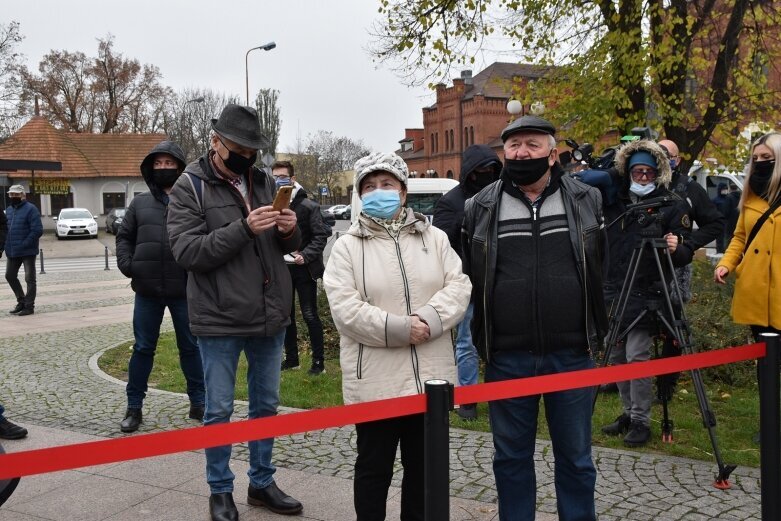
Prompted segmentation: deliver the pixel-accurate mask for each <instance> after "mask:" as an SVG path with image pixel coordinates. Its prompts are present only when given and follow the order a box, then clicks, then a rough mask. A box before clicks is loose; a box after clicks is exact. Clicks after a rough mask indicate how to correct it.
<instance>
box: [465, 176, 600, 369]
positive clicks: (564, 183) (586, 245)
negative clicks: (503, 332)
mask: <svg viewBox="0 0 781 521" xmlns="http://www.w3.org/2000/svg"><path fill="white" fill-rule="evenodd" d="M557 170H558V169H557ZM556 175H560V172H558V171H557V173H556ZM502 183H503V181H497V182H495V183H494V184H492V185H490V186H488V187H486V188H485V189H483V190H481V191H480V193H479V194H477V195H476V196H474V197H473V198H472V199H470V200H469V201H467V204H466V213H465V216H464V228H463V232H462V243H463V259H464V272H465V273H467V274H468V275H469V277H470V279H471V280H472V281H473V283H474V285H475V288H474V299H475V300H474V303H475V316H474V319H473V320H472V338H473V342H474V344H475V346H476V347H477V349H478V352H479V353H480V356H481V357H483V359H484V360H490V357H491V354H492V352H493V348H492V342H493V311H492V309H491V306H489V305H488V303H491V302H493V300H494V297H493V295H494V285H495V280H494V277H495V274H496V259H497V250H498V238H497V233H498V232H497V230H498V215H499V204H500V201H501V198H502ZM560 183H561V184H560V187H559V190H561V195H562V199H563V201H564V206H565V209H566V213H567V223H568V225H569V239H570V243H571V245H572V253H573V255H574V256H575V263H576V265H577V269H578V273H577V276H578V279H579V280H580V284H581V287H582V294H583V301H582V302H574V303H571V304H572V305H580V306H582V309H583V310H584V313H583V314H584V316H585V317H586V323H585V324H583V332H584V336H585V338H587V341H588V345H587V346H583V347H584V350H585V349H587V348H590V349H594V348H596V347H597V346H598V345H601V342H602V339H603V338H604V336H605V334H606V333H607V315H606V313H605V309H606V308H605V302H604V300H603V295H602V292H601V290H598V291H595V289H596V288H602V275H603V267H604V260H605V254H606V253H605V250H606V247H607V246H606V242H605V241H606V238H605V227H604V219H603V217H602V197H601V195H600V193H599V191H598V190H597V189H596V188H591V187H589V186H587V185H585V184H583V183H581V182H579V181H576V180H575V179H572V178H571V177H568V176H563V177H561V178H560ZM524 253H525V252H519V254H524ZM548 289H549V288H547V287H536V288H532V291H547V290H548ZM562 297H565V296H562Z"/></svg>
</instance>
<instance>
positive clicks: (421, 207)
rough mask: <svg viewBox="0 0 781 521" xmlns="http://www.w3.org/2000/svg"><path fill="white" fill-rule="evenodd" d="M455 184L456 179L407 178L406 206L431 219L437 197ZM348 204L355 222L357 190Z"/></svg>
mask: <svg viewBox="0 0 781 521" xmlns="http://www.w3.org/2000/svg"><path fill="white" fill-rule="evenodd" d="M456 186H458V181H456V180H455V179H446V178H445V179H442V178H429V177H426V178H418V177H413V178H410V179H407V204H406V206H408V207H409V208H412V209H413V210H415V211H416V212H418V213H422V214H423V215H425V216H426V218H427V219H428V220H429V221H431V220H432V217H433V216H434V207H435V206H436V205H437V201H439V198H440V197H442V196H443V195H444V194H446V193H448V192H449V191H450V190H452V189H453V188H455V187H456ZM350 206H351V207H352V216H351V220H352V222H355V220H356V219H358V215H359V214H360V213H361V198H360V196H359V195H358V191H357V190H355V191H353V196H352V201H351V203H350Z"/></svg>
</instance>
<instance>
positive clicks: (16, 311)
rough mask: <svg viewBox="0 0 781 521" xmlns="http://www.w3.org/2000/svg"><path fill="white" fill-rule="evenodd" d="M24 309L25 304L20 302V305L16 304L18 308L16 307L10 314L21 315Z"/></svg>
mask: <svg viewBox="0 0 781 521" xmlns="http://www.w3.org/2000/svg"><path fill="white" fill-rule="evenodd" d="M23 309H24V304H23V303H22V302H19V303H17V304H16V307H14V309H12V310H11V311H9V313H11V314H12V315H16V314H17V313H19V312H20V311H21V310H23Z"/></svg>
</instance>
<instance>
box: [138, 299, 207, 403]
mask: <svg viewBox="0 0 781 521" xmlns="http://www.w3.org/2000/svg"><path fill="white" fill-rule="evenodd" d="M166 307H167V308H168V310H169V311H170V312H171V319H172V320H173V323H174V331H175V332H176V347H178V348H179V364H180V365H181V366H182V372H183V373H184V378H185V380H187V395H188V396H189V397H190V403H191V404H193V405H203V404H204V402H205V401H206V400H205V391H204V385H203V366H202V365H201V353H200V351H199V350H198V343H197V341H196V339H195V337H194V336H193V335H192V333H190V325H189V322H190V319H189V316H188V314H187V299H186V298H162V297H144V296H142V295H138V294H136V303H135V307H134V308H133V335H135V337H136V343H135V344H133V354H132V355H130V362H129V363H128V369H127V406H128V408H130V409H140V408H141V407H142V405H143V404H144V397H145V396H146V390H147V382H148V381H149V373H151V372H152V365H153V363H154V360H155V349H156V348H157V340H158V338H160V324H161V323H162V322H163V314H164V313H165V308H166Z"/></svg>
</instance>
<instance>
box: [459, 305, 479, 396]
mask: <svg viewBox="0 0 781 521" xmlns="http://www.w3.org/2000/svg"><path fill="white" fill-rule="evenodd" d="M474 315H475V305H474V304H473V303H471V302H470V303H469V306H467V308H466V314H465V315H464V319H463V320H462V321H461V323H460V324H458V328H457V329H456V365H457V366H458V385H474V384H476V383H477V372H478V370H479V368H480V360H479V359H478V357H477V349H476V348H475V346H474V344H473V343H472V317H473V316H474Z"/></svg>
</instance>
